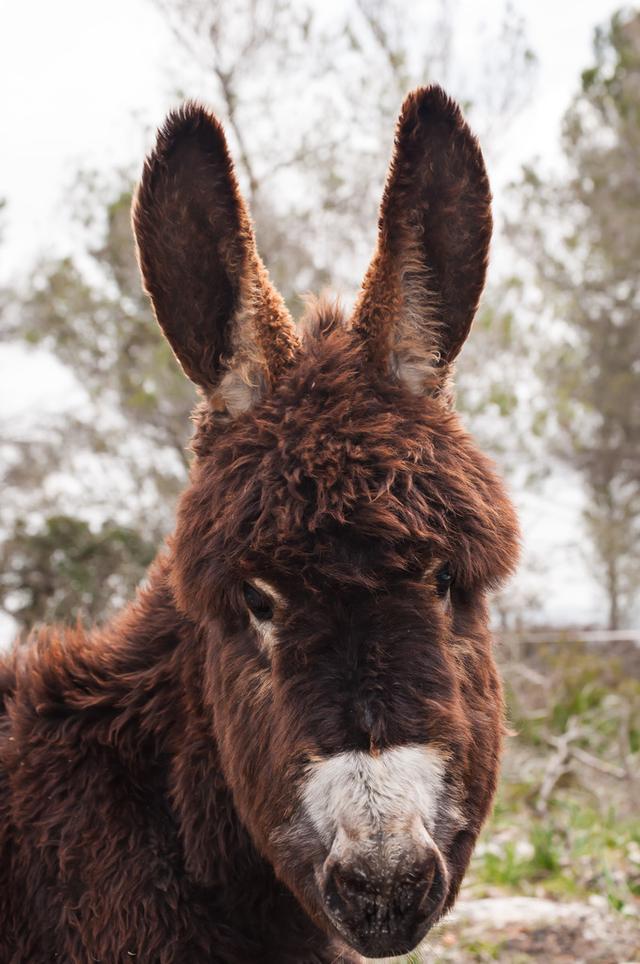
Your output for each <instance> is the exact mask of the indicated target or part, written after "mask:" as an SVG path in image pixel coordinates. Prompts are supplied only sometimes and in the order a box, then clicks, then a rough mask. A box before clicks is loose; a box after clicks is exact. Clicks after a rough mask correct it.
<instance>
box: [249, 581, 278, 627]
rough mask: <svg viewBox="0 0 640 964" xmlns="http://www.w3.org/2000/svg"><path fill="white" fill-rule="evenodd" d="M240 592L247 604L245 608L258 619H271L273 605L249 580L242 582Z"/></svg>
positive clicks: (266, 620)
mask: <svg viewBox="0 0 640 964" xmlns="http://www.w3.org/2000/svg"><path fill="white" fill-rule="evenodd" d="M242 594H243V596H244V601H245V602H246V604H247V609H248V610H249V612H250V613H251V614H252V616H254V617H255V619H257V620H258V622H261V623H266V622H268V621H269V620H271V619H273V605H272V603H271V600H270V599H269V597H268V596H267V595H266V594H265V593H263V592H260V590H259V589H256V587H255V586H252V585H251V583H250V582H243V584H242Z"/></svg>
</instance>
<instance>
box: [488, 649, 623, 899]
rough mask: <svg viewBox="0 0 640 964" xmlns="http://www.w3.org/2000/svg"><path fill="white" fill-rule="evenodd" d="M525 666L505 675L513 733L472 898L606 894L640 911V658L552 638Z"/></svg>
mask: <svg viewBox="0 0 640 964" xmlns="http://www.w3.org/2000/svg"><path fill="white" fill-rule="evenodd" d="M524 665H526V667H527V671H526V672H525V673H522V671H521V670H522V666H523V663H522V662H519V663H517V664H512V663H507V664H506V665H505V666H504V673H505V676H506V683H507V694H508V704H509V718H510V724H511V726H512V728H513V730H514V731H515V734H516V735H515V736H513V737H512V738H511V739H510V740H509V742H508V746H507V759H506V765H505V768H504V773H503V778H502V781H501V785H500V789H499V793H498V800H497V803H496V806H495V809H494V814H493V817H492V819H491V821H490V823H489V824H488V826H487V827H486V828H485V830H484V831H483V834H482V837H481V843H480V845H479V847H478V849H477V851H476V854H475V856H474V858H473V862H472V869H471V878H470V888H471V891H472V892H474V893H476V894H478V895H482V894H492V893H494V892H495V889H496V888H498V889H499V890H500V891H507V892H511V893H517V894H526V895H530V896H543V895H546V896H549V897H558V898H562V897H565V898H567V897H570V898H577V899H585V898H587V897H588V896H589V895H594V896H597V897H598V898H600V897H601V896H604V897H605V898H606V899H607V902H608V904H609V906H610V907H611V908H612V909H615V910H621V911H624V912H625V913H627V912H631V911H636V910H640V904H639V902H638V897H639V895H640V845H639V843H640V796H639V795H640V785H638V784H637V780H636V776H635V774H636V773H637V772H638V771H639V770H640V766H639V764H640V754H639V752H638V741H637V730H638V728H639V727H640V679H639V678H638V672H637V670H638V666H639V665H640V656H638V654H637V651H636V650H635V649H634V648H633V647H631V648H625V647H624V646H622V645H621V647H620V649H619V652H618V653H617V654H615V655H613V654H610V653H603V652H598V651H593V650H589V649H588V648H586V647H585V646H584V645H582V644H580V643H579V642H576V641H574V642H571V641H559V642H558V641H556V642H553V641H551V640H550V642H549V644H548V645H547V646H544V647H539V648H538V649H536V651H535V653H533V654H530V656H529V658H528V659H527V661H526V664H524ZM533 681H537V685H534V684H533ZM567 734H570V739H568V737H567ZM563 740H565V741H566V742H565V744H564V745H565V746H566V748H567V752H566V753H565V752H564V750H563V749H562V746H563V743H562V741H563ZM550 775H554V776H553V779H552V780H551V783H549V777H550ZM543 785H547V786H548V788H549V789H550V793H548V794H546V793H545V794H544V795H543V790H542V788H543Z"/></svg>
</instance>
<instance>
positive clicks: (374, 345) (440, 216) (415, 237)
mask: <svg viewBox="0 0 640 964" xmlns="http://www.w3.org/2000/svg"><path fill="white" fill-rule="evenodd" d="M491 227H492V221H491V192H490V189H489V181H488V178H487V173H486V170H485V166H484V161H483V158H482V153H481V151H480V147H479V145H478V142H477V140H476V139H475V137H474V135H473V134H472V133H471V131H470V130H469V128H468V126H467V124H466V123H465V121H464V118H463V117H462V114H461V112H460V108H459V107H458V106H457V104H455V103H454V101H452V100H450V98H449V97H448V96H447V95H446V94H445V92H444V91H443V90H442V89H441V88H440V87H426V88H420V89H418V90H416V91H414V92H413V93H412V94H410V95H409V96H408V97H407V99H406V100H405V102H404V105H403V107H402V112H401V114H400V119H399V121H398V127H397V130H396V140H395V152H394V156H393V160H392V163H391V167H390V170H389V175H388V178H387V183H386V187H385V191H384V196H383V199H382V206H381V209H380V220H379V228H378V245H377V249H376V253H375V255H374V258H373V261H372V262H371V265H370V267H369V270H368V272H367V274H366V276H365V280H364V282H363V285H362V290H361V292H360V297H359V299H358V302H357V304H356V307H355V309H354V314H353V322H352V323H353V328H354V330H356V331H358V332H359V333H360V334H361V335H362V336H363V337H364V338H365V339H366V341H367V345H368V347H369V351H370V354H371V357H372V359H373V360H374V362H375V363H376V364H377V365H378V366H379V367H380V368H381V369H383V370H386V371H389V370H390V371H391V372H393V373H394V374H395V375H396V376H397V377H399V378H400V380H401V381H403V382H404V383H405V384H407V385H408V387H409V388H410V389H411V390H412V391H414V392H416V393H420V392H429V391H438V390H439V389H440V388H441V387H442V385H443V382H444V380H445V378H446V374H447V372H448V369H449V366H450V364H451V362H452V361H453V360H454V358H455V357H456V355H457V354H458V352H459V351H460V349H461V347H462V345H463V343H464V341H465V339H466V337H467V335H468V333H469V328H470V327H471V322H472V321H473V317H474V315H475V312H476V308H477V306H478V302H479V300H480V295H481V294H482V289H483V287H484V280H485V274H486V269H487V257H488V252H489V242H490V240H491Z"/></svg>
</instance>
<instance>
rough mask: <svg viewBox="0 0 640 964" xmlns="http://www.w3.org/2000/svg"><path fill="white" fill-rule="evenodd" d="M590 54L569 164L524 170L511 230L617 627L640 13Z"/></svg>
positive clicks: (639, 492)
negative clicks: (546, 171)
mask: <svg viewBox="0 0 640 964" xmlns="http://www.w3.org/2000/svg"><path fill="white" fill-rule="evenodd" d="M594 54H595V61H594V65H593V67H591V68H590V69H589V70H586V71H585V72H584V73H583V75H582V85H581V90H580V91H579V93H578V94H577V96H576V97H575V99H574V102H573V103H572V105H571V107H570V108H569V110H568V112H567V114H566V116H565V120H564V129H563V137H562V146H563V151H564V161H565V171H564V173H563V174H562V176H559V177H557V178H555V179H551V180H547V179H542V178H541V177H540V176H539V175H538V174H537V173H536V170H535V168H534V167H533V166H530V167H528V168H527V169H526V170H525V172H524V178H523V181H522V183H521V184H520V185H518V186H517V190H518V194H519V203H520V205H521V210H520V213H519V216H518V218H517V222H516V223H514V225H513V226H512V235H513V238H514V241H515V243H516V244H517V245H518V247H519V249H520V251H521V253H522V254H523V255H524V256H525V257H526V258H527V260H528V262H529V265H530V268H531V269H532V270H533V272H534V274H535V279H536V281H537V283H538V287H539V291H540V293H541V295H542V299H543V300H541V301H540V303H539V305H538V308H539V311H540V314H541V315H542V317H543V318H544V309H543V305H544V304H546V305H547V306H549V305H551V306H552V311H553V316H554V319H555V323H553V322H552V338H551V341H550V343H549V342H547V343H546V344H544V346H543V350H542V351H540V352H539V357H538V372H539V375H540V377H541V379H542V385H543V392H542V393H541V394H542V395H543V396H546V400H545V404H546V406H547V409H548V412H547V416H548V417H547V431H548V436H549V439H550V442H551V445H552V449H553V451H554V453H555V455H556V456H557V457H558V458H559V459H560V460H561V461H562V462H563V463H564V464H565V465H567V466H568V467H570V468H571V469H572V470H574V471H575V472H577V473H578V475H579V477H580V479H581V481H582V483H583V487H584V491H585V494H586V508H585V512H584V521H585V525H586V531H587V534H588V538H589V540H590V545H591V549H592V562H593V565H594V570H595V574H596V578H598V580H599V582H600V583H601V584H603V585H604V588H605V590H606V594H607V598H608V609H609V616H608V620H609V626H610V627H611V628H618V627H619V626H620V625H621V623H622V622H623V621H624V619H625V617H626V618H630V615H631V612H632V609H633V604H634V601H635V600H637V597H638V592H639V590H640V553H639V551H638V547H639V546H640V275H639V272H638V265H639V264H640V15H639V14H638V13H634V14H631V13H628V12H627V13H618V14H616V15H615V16H614V17H613V19H612V20H611V22H610V24H609V25H608V27H607V28H606V29H601V30H598V31H597V33H596V36H595V42H594ZM549 393H550V394H549ZM549 412H550V413H551V414H549Z"/></svg>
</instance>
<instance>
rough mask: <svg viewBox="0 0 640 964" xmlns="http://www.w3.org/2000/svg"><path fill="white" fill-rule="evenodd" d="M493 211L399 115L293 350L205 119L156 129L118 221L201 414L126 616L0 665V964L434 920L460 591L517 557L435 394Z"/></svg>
mask: <svg viewBox="0 0 640 964" xmlns="http://www.w3.org/2000/svg"><path fill="white" fill-rule="evenodd" d="M490 204H491V197H490V191H489V183H488V180H487V175H486V172H485V167H484V163H483V159H482V155H481V152H480V148H479V146H478V144H477V142H476V140H475V138H474V136H473V135H472V133H471V132H470V130H469V128H468V127H467V125H466V123H465V121H464V120H463V117H462V115H461V113H460V110H459V108H458V106H457V105H456V104H455V103H454V102H453V101H452V100H450V99H449V98H448V97H447V95H446V94H445V93H444V92H443V91H442V90H441V89H440V88H439V87H428V88H423V89H419V90H416V91H415V92H413V93H412V94H410V95H409V96H408V98H407V99H406V101H405V103H404V106H403V108H402V113H401V116H400V119H399V122H398V126H397V130H396V140H395V153H394V157H393V161H392V163H391V168H390V172H389V175H388V179H387V182H386V187H385V191H384V196H383V200H382V207H381V212H380V220H379V231H378V242H377V249H376V252H375V255H374V257H373V260H372V262H371V265H370V267H369V269H368V271H367V274H366V277H365V279H364V283H363V286H362V289H361V291H360V294H359V297H358V299H357V302H356V305H355V309H354V311H353V313H352V314H351V316H350V317H349V318H347V317H346V316H345V315H344V314H343V312H342V311H341V310H340V309H339V308H338V307H337V306H336V305H334V304H331V303H328V302H324V303H323V302H318V303H316V304H315V307H312V308H311V309H310V310H309V311H308V312H307V317H306V319H305V320H304V325H302V326H301V327H300V329H299V330H298V329H296V327H295V326H294V324H293V322H292V320H291V317H290V315H289V314H288V312H287V309H286V307H285V305H284V303H283V301H282V299H281V297H280V296H279V294H278V293H277V292H276V291H275V289H274V288H273V287H272V285H271V283H270V281H269V277H268V275H267V272H266V270H265V268H264V266H263V264H262V262H261V260H260V258H259V256H258V253H257V250H256V245H255V241H254V236H253V232H252V227H251V222H250V219H249V215H248V212H247V208H246V206H245V204H244V202H243V200H242V198H241V196H240V193H239V191H238V185H237V182H236V178H235V175H234V171H233V167H232V163H231V160H230V157H229V153H228V150H227V146H226V143H225V138H224V134H223V131H222V128H221V126H220V124H219V123H218V121H217V120H216V119H215V118H214V117H213V116H211V114H209V113H208V112H207V111H206V110H205V109H203V108H202V107H200V106H197V105H195V104H187V105H186V106H184V107H183V108H182V109H180V110H178V111H177V112H175V113H172V114H171V115H170V116H169V117H168V119H167V121H166V123H165V126H164V127H163V128H162V130H161V131H160V133H159V135H158V139H157V144H156V147H155V150H154V151H153V152H152V154H151V155H150V157H149V158H148V159H147V161H146V164H145V167H144V172H143V175H142V179H141V183H140V185H139V188H138V191H137V194H136V197H135V200H134V205H133V224H134V230H135V235H136V239H137V245H138V253H139V262H140V266H141V271H142V276H143V280H144V285H145V287H146V290H147V292H148V294H149V296H150V298H151V301H152V304H153V308H154V311H155V315H156V318H157V320H158V322H159V324H160V327H161V328H162V330H163V332H164V334H165V336H166V337H167V339H168V340H169V343H170V344H171V347H172V348H173V351H174V352H175V354H176V356H177V359H178V361H179V362H180V364H181V365H182V368H183V369H184V371H185V373H186V374H187V375H188V376H189V378H190V379H192V380H193V382H195V384H196V385H197V386H198V388H199V390H200V394H201V400H200V402H199V404H198V407H197V410H196V413H195V433H194V438H193V443H192V447H193V452H194V459H193V465H192V470H191V478H190V484H189V487H188V488H187V490H186V491H185V492H184V494H183V496H182V499H181V501H180V504H179V508H178V518H177V525H176V528H175V532H174V534H173V535H172V536H171V538H170V539H169V540H168V541H167V543H166V545H165V547H164V548H163V549H162V551H161V552H160V553H159V555H158V557H157V559H156V561H155V562H154V563H153V565H152V567H151V569H150V571H149V574H148V579H147V581H146V583H145V585H144V586H143V587H142V588H141V589H140V590H139V592H138V595H137V597H136V599H135V601H134V602H133V603H131V605H130V606H129V607H128V608H126V609H125V610H124V611H123V612H122V613H121V614H120V615H119V616H118V617H117V618H115V620H113V621H112V622H111V623H109V624H107V625H106V626H105V627H104V628H101V629H95V630H93V631H91V632H85V631H83V630H82V629H81V628H76V629H59V628H48V629H40V630H38V631H35V632H34V633H33V634H32V636H31V638H30V639H29V640H28V641H27V642H26V643H23V644H19V645H18V644H16V646H15V647H14V649H13V651H12V652H11V653H10V654H9V655H8V656H6V657H5V659H4V662H3V663H2V664H1V666H0V693H1V694H2V704H1V706H2V715H1V716H0V930H1V933H0V962H1V964H9V962H12V964H27V962H28V964H50V962H52V961H60V962H71V964H86V962H88V961H101V962H103V964H116V962H124V961H129V960H135V961H138V962H140V964H204V962H207V964H212V962H224V964H258V962H261V964H267V962H277V964H293V962H295V964H314V962H316V964H318V962H330V961H331V962H336V961H344V962H347V961H350V962H354V961H360V960H362V956H364V957H383V956H386V955H397V954H401V953H405V952H408V951H410V950H411V949H412V948H415V947H416V946H417V945H418V944H419V943H420V942H421V941H422V939H423V938H424V936H425V934H426V933H427V931H428V930H429V929H430V928H431V926H432V925H433V924H434V922H436V921H437V920H438V919H439V918H440V917H441V916H442V915H443V914H444V913H445V912H446V911H447V910H448V909H449V908H450V907H451V906H452V904H453V903H454V901H455V898H456V895H457V893H458V890H459V887H460V884H461V881H462V878H463V875H464V873H465V870H466V867H467V865H468V862H469V859H470V856H471V852H472V849H473V846H474V843H475V841H476V838H477V836H478V832H479V830H480V828H481V826H482V824H483V821H484V820H485V818H486V816H487V813H488V811H489V808H490V806H491V801H492V798H493V795H494V791H495V787H496V779H497V774H498V768H499V759H500V752H501V743H502V734H503V700H502V692H501V686H500V682H499V678H498V675H497V671H496V667H495V664H494V660H493V657H492V641H491V635H490V630H489V621H488V610H487V595H488V592H489V591H490V590H492V589H494V588H495V587H496V586H498V585H499V584H500V583H501V582H502V581H503V580H504V579H505V578H506V577H507V576H508V575H509V574H510V573H511V571H512V570H513V568H514V565H515V561H516V556H517V547H518V530H517V523H516V519H515V515H514V511H513V509H512V507H511V505H510V502H509V500H508V497H507V495H506V493H505V490H504V488H503V485H502V483H501V482H500V481H499V479H498V477H497V476H496V474H495V471H494V469H493V467H492V465H491V463H490V462H489V461H488V460H487V459H486V458H485V457H484V456H483V455H482V454H480V452H479V451H478V450H477V448H476V447H475V445H474V443H473V442H472V440H471V439H470V437H469V435H468V434H467V433H466V432H465V430H464V429H463V428H462V426H461V424H460V421H459V419H458V417H457V416H456V414H455V412H454V411H453V401H452V391H451V385H450V382H451V373H452V365H453V362H454V359H455V358H456V356H457V354H458V352H459V350H460V348H461V346H462V344H463V342H464V340H465V338H466V336H467V333H468V331H469V327H470V325H471V322H472V319H473V316H474V313H475V311H476V307H477V304H478V300H479V298H480V295H481V291H482V288H483V284H484V278H485V272H486V265H487V254H488V247H489V241H490V235H491V211H490Z"/></svg>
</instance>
